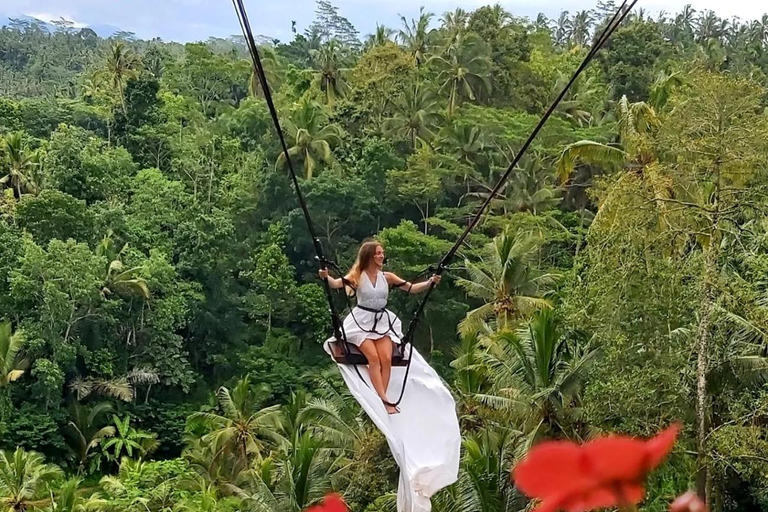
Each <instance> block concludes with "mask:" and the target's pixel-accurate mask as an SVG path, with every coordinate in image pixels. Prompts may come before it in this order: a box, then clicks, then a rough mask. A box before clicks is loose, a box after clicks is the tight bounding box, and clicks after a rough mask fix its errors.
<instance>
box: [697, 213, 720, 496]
mask: <svg viewBox="0 0 768 512" xmlns="http://www.w3.org/2000/svg"><path fill="white" fill-rule="evenodd" d="M716 233H717V232H716V228H713V229H712V234H711V235H710V239H709V244H708V245H707V247H706V250H705V253H704V283H703V287H702V293H701V296H702V297H701V298H702V301H701V307H700V308H699V328H698V333H697V334H698V336H697V338H698V343H697V347H696V348H697V352H698V356H697V360H696V426H697V433H696V445H697V449H698V455H697V458H696V464H697V467H698V474H697V475H696V489H697V491H698V493H699V496H704V497H705V501H706V502H707V503H710V493H711V486H710V485H708V482H709V468H708V464H709V456H708V453H707V434H708V433H709V400H708V398H709V397H708V396H707V372H708V370H709V351H710V341H711V333H710V324H711V321H712V310H713V308H714V302H715V279H716V275H715V274H716V272H717V257H718V242H717V234H716Z"/></svg>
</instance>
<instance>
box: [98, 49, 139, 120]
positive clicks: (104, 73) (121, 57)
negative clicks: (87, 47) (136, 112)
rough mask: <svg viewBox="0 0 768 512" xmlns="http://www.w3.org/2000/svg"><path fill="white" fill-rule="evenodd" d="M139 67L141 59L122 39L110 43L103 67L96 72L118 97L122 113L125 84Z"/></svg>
mask: <svg viewBox="0 0 768 512" xmlns="http://www.w3.org/2000/svg"><path fill="white" fill-rule="evenodd" d="M140 67H141V59H140V58H139V57H138V56H137V55H136V54H135V53H133V51H131V49H130V48H128V47H127V46H125V43H123V42H122V41H120V42H117V43H115V44H113V45H112V47H111V48H110V52H109V54H108V55H107V60H106V62H105V63H104V69H102V70H100V71H98V72H97V75H98V77H99V78H101V79H102V80H104V81H105V82H108V83H109V84H110V85H111V86H112V89H113V90H114V91H115V92H116V93H117V95H118V97H119V98H120V103H121V105H122V106H123V113H125V114H127V113H128V109H127V107H126V104H125V84H126V83H127V82H128V80H130V79H131V78H136V77H137V76H138V74H139V69H140Z"/></svg>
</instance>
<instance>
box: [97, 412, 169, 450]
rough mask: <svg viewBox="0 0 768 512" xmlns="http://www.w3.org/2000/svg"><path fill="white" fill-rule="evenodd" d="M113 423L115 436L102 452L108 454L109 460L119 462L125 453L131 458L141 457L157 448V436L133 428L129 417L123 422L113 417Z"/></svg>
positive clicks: (108, 441)
mask: <svg viewBox="0 0 768 512" xmlns="http://www.w3.org/2000/svg"><path fill="white" fill-rule="evenodd" d="M112 421H113V423H114V426H115V435H114V436H112V437H110V438H109V439H108V440H107V442H106V443H104V445H103V446H102V451H104V452H105V453H106V454H107V459H109V460H112V461H119V460H121V459H122V458H123V453H125V454H126V455H127V456H128V457H129V458H134V453H135V454H136V456H138V457H141V456H143V455H144V454H146V453H148V452H149V451H151V450H152V449H153V448H156V446H157V441H156V440H155V436H154V435H152V434H148V433H146V432H142V431H139V430H136V429H134V428H133V427H131V417H130V416H129V415H126V416H125V419H123V420H121V419H120V418H119V417H118V416H116V415H112Z"/></svg>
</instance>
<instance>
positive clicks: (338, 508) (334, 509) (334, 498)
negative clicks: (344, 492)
mask: <svg viewBox="0 0 768 512" xmlns="http://www.w3.org/2000/svg"><path fill="white" fill-rule="evenodd" d="M305 512H347V505H346V503H344V500H343V499H341V496H339V495H338V494H328V495H327V496H326V497H325V498H323V502H322V503H320V504H319V505H315V506H314V507H311V508H308V509H307V510H306V511H305Z"/></svg>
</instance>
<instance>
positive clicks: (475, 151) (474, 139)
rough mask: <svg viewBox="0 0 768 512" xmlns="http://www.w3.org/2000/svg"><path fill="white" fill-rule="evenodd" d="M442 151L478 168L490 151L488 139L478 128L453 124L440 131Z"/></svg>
mask: <svg viewBox="0 0 768 512" xmlns="http://www.w3.org/2000/svg"><path fill="white" fill-rule="evenodd" d="M440 139H441V141H440V149H441V150H442V151H445V152H447V153H450V154H451V155H453V157H454V158H455V159H456V160H458V161H459V162H461V163H464V164H467V165H471V166H476V165H478V163H479V162H481V161H482V160H483V159H484V158H483V153H484V151H485V150H486V149H490V147H491V144H490V143H489V141H488V137H486V136H485V134H484V133H483V132H482V131H481V130H480V128H478V127H477V126H470V125H468V124H452V125H449V126H446V127H445V128H444V129H442V130H441V131H440Z"/></svg>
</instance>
